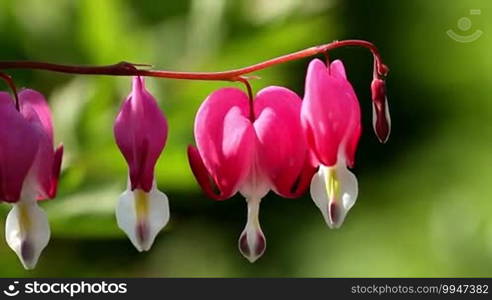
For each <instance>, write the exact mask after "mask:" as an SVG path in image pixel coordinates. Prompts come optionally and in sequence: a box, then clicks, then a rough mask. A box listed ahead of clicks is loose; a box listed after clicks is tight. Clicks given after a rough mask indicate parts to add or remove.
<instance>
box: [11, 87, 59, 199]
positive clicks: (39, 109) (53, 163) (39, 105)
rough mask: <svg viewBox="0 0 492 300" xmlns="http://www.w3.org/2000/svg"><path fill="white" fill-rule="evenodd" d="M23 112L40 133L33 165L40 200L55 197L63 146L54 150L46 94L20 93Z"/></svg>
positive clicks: (30, 91)
mask: <svg viewBox="0 0 492 300" xmlns="http://www.w3.org/2000/svg"><path fill="white" fill-rule="evenodd" d="M19 101H20V109H21V114H22V115H23V116H24V118H25V119H26V120H27V121H28V122H29V123H30V124H31V125H32V128H33V130H34V131H36V132H37V133H38V135H39V145H38V150H37V153H36V158H35V159H34V162H33V165H32V172H35V173H36V180H37V184H38V187H37V188H38V195H37V198H38V200H43V199H47V198H54V197H55V195H56V191H57V184H58V177H59V175H60V167H61V159H62V155H63V147H59V148H58V149H57V150H56V153H55V152H54V150H53V125H52V118H51V111H50V108H49V106H48V103H47V102H46V100H45V98H44V96H43V95H42V94H41V93H39V92H37V91H34V90H23V91H22V92H20V93H19Z"/></svg>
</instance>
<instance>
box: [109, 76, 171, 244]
mask: <svg viewBox="0 0 492 300" xmlns="http://www.w3.org/2000/svg"><path fill="white" fill-rule="evenodd" d="M114 136H115V139H116V143H117V144H118V147H119V148H120V150H121V153H122V154H123V156H124V157H125V160H126V162H127V163H128V166H129V181H128V188H127V190H126V191H125V192H124V193H123V194H122V195H121V197H120V199H119V202H118V206H117V208H116V218H117V221H118V226H119V227H120V228H121V229H122V230H123V231H124V232H125V233H126V234H127V236H128V237H129V238H130V240H131V242H132V243H133V245H134V246H135V247H136V248H137V250H138V251H147V250H149V249H150V247H151V246H152V244H153V243H154V240H155V237H156V236H157V234H158V233H159V231H160V230H161V229H162V228H164V226H166V224H167V222H168V221H169V203H168V199H167V196H166V195H165V194H164V193H162V192H160V191H159V190H158V189H157V187H156V182H155V179H154V167H155V164H156V162H157V159H158V158H159V155H160V154H161V152H162V150H163V149H164V146H165V144H166V139H167V122H166V119H165V117H164V115H163V114H162V112H161V111H160V110H159V106H158V105H157V102H156V101H155V99H154V97H152V95H151V94H150V93H149V92H148V91H147V90H146V89H145V86H144V80H143V78H140V77H134V78H133V90H132V92H131V93H130V95H129V96H128V98H127V99H126V100H125V102H124V103H123V105H122V107H121V111H120V113H119V114H118V116H117V117H116V121H115V124H114Z"/></svg>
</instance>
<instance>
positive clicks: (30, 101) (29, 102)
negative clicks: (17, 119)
mask: <svg viewBox="0 0 492 300" xmlns="http://www.w3.org/2000/svg"><path fill="white" fill-rule="evenodd" d="M19 101H20V110H21V113H22V115H24V116H25V117H26V114H25V112H26V108H29V110H28V113H34V115H36V116H37V120H36V121H38V122H39V123H40V125H41V128H43V130H44V132H45V133H46V135H48V137H49V139H50V141H51V143H53V122H52V119H51V110H50V108H49V106H48V103H47V102H46V100H45V98H44V96H43V95H42V94H41V93H40V92H38V91H35V90H30V89H24V90H22V91H21V92H20V93H19ZM30 110H33V112H31V111H30Z"/></svg>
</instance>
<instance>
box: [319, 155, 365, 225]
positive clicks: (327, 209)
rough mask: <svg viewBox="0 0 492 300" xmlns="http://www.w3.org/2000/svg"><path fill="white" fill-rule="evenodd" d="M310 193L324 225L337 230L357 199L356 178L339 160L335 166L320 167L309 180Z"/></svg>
mask: <svg viewBox="0 0 492 300" xmlns="http://www.w3.org/2000/svg"><path fill="white" fill-rule="evenodd" d="M310 192H311V198H312V199H313V201H314V203H315V204H316V206H317V207H318V208H319V209H320V211H321V213H322V214H323V217H324V219H325V222H326V224H327V225H328V226H329V227H330V228H339V227H340V226H341V225H342V224H343V221H344V220H345V217H346V215H347V213H348V211H349V210H350V209H351V208H352V206H353V205H354V204H355V201H356V199H357V193H358V186H357V178H356V177H355V175H354V174H352V172H350V171H349V170H348V169H347V167H346V165H345V161H344V160H343V159H340V158H339V159H338V163H337V164H336V165H335V166H332V167H327V166H324V165H321V166H320V168H319V170H318V172H317V173H316V174H315V175H314V176H313V178H312V180H311V187H310Z"/></svg>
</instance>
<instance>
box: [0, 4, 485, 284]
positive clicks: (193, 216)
mask: <svg viewBox="0 0 492 300" xmlns="http://www.w3.org/2000/svg"><path fill="white" fill-rule="evenodd" d="M470 9H480V10H481V12H482V13H481V15H474V16H470V15H469V10H470ZM491 11H492V2H491V1H488V0H473V1H466V2H465V1H462V2H459V1H444V0H440V1H424V0H416V1H390V0H384V1H370V0H364V1H355V0H354V1H341V0H339V1H336V0H307V1H300V0H299V1H296V0H289V1H283V0H241V1H225V0H188V1H137V0H128V1H118V0H105V1H98V0H81V1H72V0H55V1H49V2H48V1H43V0H15V1H14V0H2V1H0V37H1V48H0V54H1V55H0V59H1V60H10V59H12V60H21V59H31V60H45V61H52V62H59V63H71V64H110V63H115V62H118V61H122V60H125V61H131V62H138V63H150V64H153V65H154V66H155V67H156V68H162V69H170V70H187V71H218V70H225V69H231V68H236V67H241V66H245V65H249V64H253V63H256V62H259V61H261V60H264V59H267V58H270V57H274V56H277V55H281V54H285V53H288V52H290V51H294V50H298V49H302V48H306V47H309V46H312V45H316V44H320V43H325V42H328V41H331V40H336V39H345V38H361V39H366V40H370V41H372V42H374V43H375V44H376V45H377V46H378V47H379V48H380V50H381V52H382V54H383V57H384V59H385V62H386V63H387V64H388V65H389V67H390V68H391V73H390V77H389V79H388V89H389V100H390V108H391V112H392V119H393V132H392V136H391V137H390V140H389V142H388V144H387V145H380V144H378V143H377V141H376V138H375V137H374V135H373V133H372V128H371V110H370V109H371V108H370V101H369V99H370V95H369V84H370V80H371V68H372V62H371V57H370V55H369V54H368V53H367V52H366V51H364V50H361V49H343V50H336V51H333V53H332V54H331V56H332V57H340V58H343V59H344V61H345V64H346V68H347V71H348V76H349V78H350V80H351V82H352V83H353V85H354V87H355V89H356V91H357V94H358V96H359V100H360V101H361V105H362V108H363V119H364V135H363V138H362V139H361V143H360V147H359V150H358V154H357V167H356V169H355V173H356V174H357V176H358V178H359V184H360V186H359V189H360V193H359V199H358V201H357V204H356V205H355V207H354V208H353V209H352V211H351V213H350V214H349V216H348V218H347V220H346V222H345V225H344V226H343V227H342V228H341V229H340V230H336V231H333V230H329V229H328V228H327V227H326V226H325V224H324V221H323V219H322V217H321V214H320V213H319V211H318V209H317V208H316V207H315V206H314V204H313V202H312V201H311V200H310V199H309V197H308V196H306V197H304V198H301V199H297V200H287V199H282V198H280V197H278V196H276V195H273V194H271V195H270V196H269V197H267V198H266V199H264V201H263V203H262V213H261V219H262V227H263V229H264V232H265V235H266V236H267V240H268V247H267V252H266V253H265V255H264V257H263V258H261V259H260V260H259V261H258V262H256V263H255V264H250V263H248V262H247V261H246V260H245V259H243V258H242V257H241V256H240V254H239V251H238V250H237V247H236V241H237V238H238V236H239V233H240V232H241V230H242V227H243V225H244V223H245V217H246V207H245V202H244V201H243V200H242V199H241V198H240V197H238V196H236V197H234V198H233V199H230V200H227V201H224V202H213V201H212V200H209V199H207V198H206V197H205V196H204V195H203V194H202V193H201V192H200V191H199V189H198V187H197V184H196V183H195V181H194V179H193V177H192V174H191V172H190V170H189V167H188V163H187V160H186V151H185V149H186V146H187V145H188V144H190V143H193V142H194V140H193V136H192V128H193V119H194V114H195V112H196V110H197V108H198V106H199V105H200V103H201V101H203V99H204V98H205V97H206V96H207V94H208V93H210V92H211V91H213V90H214V89H216V88H218V87H221V86H231V85H235V84H233V83H222V82H221V83H217V82H193V81H178V80H165V79H148V80H147V85H148V88H149V89H150V90H151V91H152V93H153V94H154V95H155V96H156V98H157V99H158V100H159V104H160V106H161V108H162V109H163V111H165V113H166V115H167V117H168V120H169V124H170V132H169V139H168V142H167V146H166V149H165V151H164V153H163V155H162V156H161V159H160V161H159V163H158V166H157V169H156V170H157V172H156V176H157V180H158V184H159V187H160V189H161V190H163V191H165V192H166V193H167V194H168V196H169V198H170V205H171V222H170V224H169V225H168V227H167V228H166V230H165V231H164V232H162V233H161V235H160V236H159V237H158V239H157V241H156V244H155V245H154V248H153V249H152V250H151V251H150V252H149V253H143V254H139V253H137V251H136V250H135V249H134V248H133V246H132V245H131V244H130V242H129V241H128V240H127V239H126V237H125V236H124V235H123V233H122V232H121V231H120V230H119V229H118V228H117V226H116V222H115V219H114V214H113V211H114V207H115V204H116V201H117V198H118V196H119V193H120V192H122V191H123V189H124V187H125V184H126V183H125V182H126V172H127V170H126V165H125V163H124V160H123V158H122V157H121V155H120V154H119V153H118V151H117V148H116V146H115V143H114V141H113V136H112V122H113V120H114V118H115V115H116V113H117V111H118V109H119V106H120V103H121V102H122V100H123V99H124V98H125V97H126V95H127V93H128V92H129V90H130V78H123V77H96V76H72V75H64V74H55V73H46V72H40V71H26V70H23V71H11V72H10V74H12V75H13V76H14V78H15V81H16V82H17V84H18V85H19V86H23V87H24V86H25V87H30V88H34V89H37V90H40V91H41V92H43V93H44V94H45V95H46V96H47V97H48V98H49V101H50V104H51V107H52V110H53V114H54V122H55V132H56V139H57V141H59V142H63V143H64V144H65V149H66V156H65V160H64V164H63V175H62V179H61V182H60V188H59V196H58V197H57V199H55V200H51V201H47V202H45V203H43V207H44V208H45V209H46V211H47V212H48V215H49V218H50V222H51V226H52V231H53V232H52V240H51V242H50V244H49V246H48V247H47V248H46V250H45V251H44V254H43V256H42V257H41V259H40V263H39V265H38V267H37V268H36V269H35V270H34V271H31V272H27V271H24V270H23V269H22V267H21V265H20V263H19V262H18V260H17V258H16V257H15V254H14V253H13V252H12V251H10V249H9V248H8V246H7V245H6V243H5V242H4V237H3V231H2V236H1V237H0V238H1V242H0V265H1V266H2V267H1V268H0V276H125V277H128V276H225V277H228V276H234V277H242V276H257V277H263V276H278V277H283V276H303V277H304V276H306V277H320V276H321V277H335V276H489V277H490V276H492V217H491V216H490V215H491V212H492V201H490V200H491V199H490V198H491V196H492V191H491V189H490V183H491V182H492V155H491V149H492V128H491V127H492V125H491V124H492V122H491V121H490V120H491V117H492V99H491V96H490V95H492V85H491V82H492V55H491V54H490V48H491V45H492V40H491V39H492V38H491V33H492V26H491V25H492V18H490V17H488V15H489V14H490V12H491ZM461 17H469V18H470V20H472V22H473V23H472V25H473V26H472V27H471V29H469V30H468V31H466V32H463V31H460V29H459V28H458V27H457V25H456V22H457V20H458V19H459V18H461ZM448 29H453V30H455V31H456V32H457V33H459V34H461V35H468V34H471V33H473V31H475V30H478V29H479V30H482V31H483V35H482V36H481V37H480V38H479V39H478V40H476V41H474V42H471V43H459V42H456V41H454V40H452V39H451V38H449V37H448V36H447V35H446V31H447V30H448ZM308 61H309V60H308V59H306V60H301V61H296V62H292V63H288V64H284V65H281V66H276V67H273V68H270V69H268V70H264V71H261V72H258V73H257V74H256V75H259V76H261V78H262V79H261V80H255V81H254V82H253V85H254V88H255V90H259V89H261V88H262V87H265V86H267V85H272V84H273V85H285V86H288V87H289V88H291V89H293V90H295V91H296V92H298V93H299V94H300V95H302V94H303V81H304V75H305V68H306V66H307V63H308ZM2 88H3V89H5V87H2ZM7 211H8V207H7V205H1V206H0V213H1V214H0V218H1V219H2V221H3V222H4V219H5V216H6V213H7Z"/></svg>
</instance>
